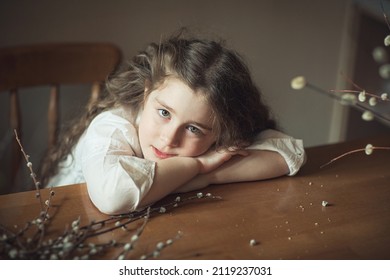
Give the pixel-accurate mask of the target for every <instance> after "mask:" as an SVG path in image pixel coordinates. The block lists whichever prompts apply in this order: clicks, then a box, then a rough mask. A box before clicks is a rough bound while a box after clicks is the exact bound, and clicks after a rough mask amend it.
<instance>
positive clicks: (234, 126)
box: [40, 31, 275, 186]
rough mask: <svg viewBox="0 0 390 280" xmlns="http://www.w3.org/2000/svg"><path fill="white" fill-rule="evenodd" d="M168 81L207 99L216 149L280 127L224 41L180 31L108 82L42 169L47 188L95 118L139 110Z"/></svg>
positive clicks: (244, 142)
mask: <svg viewBox="0 0 390 280" xmlns="http://www.w3.org/2000/svg"><path fill="white" fill-rule="evenodd" d="M168 76H175V77H177V78H179V79H180V80H181V81H183V82H184V83H186V84H187V85H188V86H189V87H190V88H191V89H193V90H194V91H196V90H200V92H202V93H203V94H204V95H205V98H206V100H207V101H208V102H209V104H210V106H211V108H212V110H213V116H214V121H213V130H214V131H215V132H216V135H217V139H216V142H215V148H216V149H218V148H222V147H223V148H227V147H236V148H243V147H245V146H246V145H249V144H250V143H251V141H252V139H253V137H254V136H255V135H256V134H258V133H259V132H261V131H262V130H264V129H267V128H275V122H274V121H273V120H272V119H271V118H270V111H269V109H268V107H267V106H266V105H265V104H264V103H263V101H262V97H261V92H260V90H259V89H258V88H257V87H256V85H255V84H254V82H253V80H252V78H251V75H250V72H249V70H248V67H247V66H246V64H245V63H244V61H243V59H242V58H241V57H240V55H239V54H238V53H236V52H235V51H233V50H230V49H228V48H226V47H225V46H224V43H222V42H217V41H213V40H201V39H197V38H187V37H186V36H185V35H184V32H182V31H180V32H179V33H178V34H176V35H173V36H171V37H169V38H168V39H166V40H165V41H162V42H160V43H158V44H156V43H151V44H149V45H148V46H147V47H146V48H145V50H143V51H140V52H139V53H138V54H137V55H136V56H134V57H133V58H132V59H131V60H130V61H129V62H128V64H127V65H124V66H123V67H122V68H121V69H119V70H118V71H117V72H116V73H115V74H114V75H112V77H109V78H108V80H107V82H106V88H105V91H104V94H103V96H102V97H101V98H100V99H99V100H97V101H96V102H95V103H93V104H90V105H89V106H88V107H87V109H86V111H85V113H84V114H83V115H82V117H81V118H78V119H77V120H76V121H74V122H73V123H72V124H71V125H70V126H69V128H68V129H67V130H66V131H65V132H64V133H63V135H62V136H61V137H60V138H59V139H60V141H59V143H58V144H57V146H56V147H54V148H53V149H51V150H50V151H48V153H47V156H46V157H45V158H44V161H43V164H42V165H41V172H40V176H41V179H42V185H43V186H45V185H46V183H47V181H48V179H49V178H50V177H52V176H54V175H56V174H57V172H58V168H59V164H60V163H61V161H63V160H65V159H66V157H67V156H68V155H69V154H71V153H72V149H73V147H74V146H75V145H76V144H77V142H78V140H79V139H80V137H81V135H82V134H83V133H84V131H85V130H86V129H87V128H88V126H89V124H90V123H91V121H92V120H93V118H94V117H96V116H97V115H98V114H99V113H101V112H103V111H105V110H108V109H111V108H115V107H119V106H122V105H126V106H128V107H130V108H131V109H133V110H137V111H138V110H139V109H140V108H141V107H142V106H143V102H144V100H145V95H147V94H149V93H150V92H151V91H153V90H154V89H156V88H157V87H158V86H159V85H161V84H162V83H163V82H164V79H165V78H166V77H168ZM145 88H148V91H147V92H145Z"/></svg>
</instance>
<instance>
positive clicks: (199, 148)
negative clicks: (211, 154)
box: [184, 141, 212, 157]
mask: <svg viewBox="0 0 390 280" xmlns="http://www.w3.org/2000/svg"><path fill="white" fill-rule="evenodd" d="M211 145H212V143H209V141H207V142H197V143H194V142H192V141H189V143H186V145H185V149H184V150H185V156H189V157H196V156H200V155H202V154H204V153H205V152H207V151H208V150H209V149H210V147H211Z"/></svg>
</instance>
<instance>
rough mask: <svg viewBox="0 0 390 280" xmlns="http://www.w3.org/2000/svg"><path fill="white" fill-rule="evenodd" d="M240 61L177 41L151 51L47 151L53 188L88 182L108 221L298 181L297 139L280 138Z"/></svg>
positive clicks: (300, 154) (222, 50)
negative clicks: (176, 196)
mask: <svg viewBox="0 0 390 280" xmlns="http://www.w3.org/2000/svg"><path fill="white" fill-rule="evenodd" d="M274 129H275V123H274V121H272V120H271V118H270V112H269V109H268V108H267V107H266V106H265V105H264V104H263V102H262V100H261V95H260V92H259V90H258V89H257V88H256V86H255V85H254V83H253V81H252V79H251V76H250V73H249V71H248V68H247V67H246V65H245V64H244V62H243V61H242V59H241V58H240V56H239V55H238V54H237V53H236V52H234V51H232V50H229V49H227V48H226V47H224V46H223V45H222V44H221V43H218V42H215V41H209V40H199V39H196V38H184V36H183V35H177V36H172V37H171V38H169V39H167V40H166V41H164V42H161V43H160V44H154V43H152V44H150V45H149V46H147V48H146V49H145V50H144V51H141V52H140V53H139V54H138V55H136V56H135V57H134V58H133V59H132V60H131V61H130V62H129V64H128V65H127V67H125V69H122V70H120V71H119V72H118V73H117V74H116V75H114V76H113V77H111V78H110V79H109V80H108V82H107V84H106V94H105V96H104V97H103V98H101V99H100V100H99V101H97V102H96V103H94V104H92V106H91V107H90V108H89V110H88V111H87V112H86V113H85V114H84V116H83V117H82V118H81V119H80V120H79V121H78V122H77V123H76V124H75V125H73V126H71V128H70V130H69V131H68V132H67V133H66V134H65V135H64V137H62V139H61V142H60V143H59V146H58V147H57V148H56V149H53V150H52V151H50V152H49V154H48V155H49V156H48V157H47V159H46V161H45V162H44V164H43V166H42V173H41V178H43V179H44V180H45V178H46V181H44V183H45V184H46V185H50V186H60V185H67V184H75V183H81V182H86V184H87V188H88V193H89V196H90V198H91V200H92V202H93V203H94V204H95V205H96V207H97V208H98V209H99V210H100V211H101V212H103V213H107V214H118V213H124V212H129V211H134V210H137V209H138V208H143V207H145V206H147V205H150V204H152V203H154V202H156V201H157V200H159V199H161V198H163V197H164V196H166V195H168V194H170V193H173V192H186V191H191V190H196V189H200V188H203V187H206V186H208V185H210V184H222V183H229V182H239V181H253V180H262V179H268V178H273V177H278V176H282V175H286V174H288V175H294V174H295V173H296V172H297V171H298V170H299V168H300V167H301V165H302V164H303V163H304V159H305V154H304V149H303V145H302V141H301V140H295V139H293V138H291V137H289V136H286V135H284V134H282V133H281V132H278V131H276V130H274Z"/></svg>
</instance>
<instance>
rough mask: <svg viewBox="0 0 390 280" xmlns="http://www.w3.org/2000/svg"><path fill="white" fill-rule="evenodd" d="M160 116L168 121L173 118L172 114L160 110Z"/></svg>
mask: <svg viewBox="0 0 390 280" xmlns="http://www.w3.org/2000/svg"><path fill="white" fill-rule="evenodd" d="M158 114H159V115H160V116H161V117H163V118H165V119H168V118H170V117H171V114H170V113H169V112H168V111H167V110H165V109H158Z"/></svg>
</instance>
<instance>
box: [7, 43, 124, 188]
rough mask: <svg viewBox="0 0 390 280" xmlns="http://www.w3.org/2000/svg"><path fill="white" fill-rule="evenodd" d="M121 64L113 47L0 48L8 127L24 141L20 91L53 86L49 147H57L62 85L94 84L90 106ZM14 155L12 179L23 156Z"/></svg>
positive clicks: (51, 90)
mask: <svg viewBox="0 0 390 280" xmlns="http://www.w3.org/2000/svg"><path fill="white" fill-rule="evenodd" d="M120 60H121V51H120V49H119V48H118V47H117V46H115V45H113V44H110V43H52V44H37V45H31V46H20V47H5V48H0V93H1V92H9V94H10V99H9V101H10V105H9V106H10V107H9V108H10V109H9V114H10V118H9V125H10V127H11V129H12V130H16V131H17V132H18V134H19V138H21V137H22V132H21V131H20V130H21V123H22V120H21V112H20V104H19V98H18V89H20V88H27V87H35V86H50V97H49V106H48V147H51V146H52V145H54V144H55V143H56V140H57V134H58V123H59V109H58V108H59V87H60V85H71V84H91V85H92V86H91V97H90V102H92V101H93V100H96V99H97V98H98V96H99V93H100V88H101V85H102V84H103V82H104V81H105V80H106V78H107V76H108V75H109V74H110V73H111V72H112V71H114V70H115V68H116V67H117V66H118V65H119V63H120ZM13 142H14V143H15V145H14V147H13V149H14V152H12V153H13V154H12V161H13V162H12V163H11V170H12V175H11V176H12V179H11V185H12V184H13V183H14V180H15V176H16V173H17V171H18V168H19V165H20V160H21V156H22V155H21V152H20V149H19V148H18V147H17V142H16V141H13Z"/></svg>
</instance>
